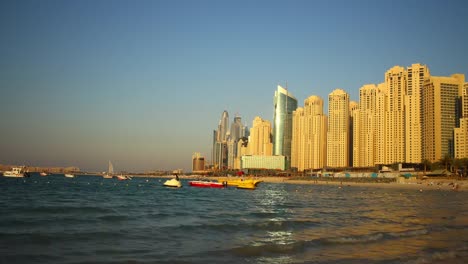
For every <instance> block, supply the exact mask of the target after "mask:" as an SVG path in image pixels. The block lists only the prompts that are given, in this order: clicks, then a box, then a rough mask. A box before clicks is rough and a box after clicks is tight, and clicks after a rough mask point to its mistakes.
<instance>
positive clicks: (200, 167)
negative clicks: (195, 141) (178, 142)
mask: <svg viewBox="0 0 468 264" xmlns="http://www.w3.org/2000/svg"><path fill="white" fill-rule="evenodd" d="M204 170H205V157H203V156H202V155H201V154H200V153H199V152H195V153H193V155H192V172H200V171H204Z"/></svg>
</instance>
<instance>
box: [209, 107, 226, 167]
mask: <svg viewBox="0 0 468 264" xmlns="http://www.w3.org/2000/svg"><path fill="white" fill-rule="evenodd" d="M229 134H230V131H229V114H228V112H227V111H224V112H223V114H222V115H221V119H220V120H219V124H218V130H215V131H213V147H212V154H211V155H212V162H213V168H215V169H225V168H227V167H228V147H227V138H228V136H229Z"/></svg>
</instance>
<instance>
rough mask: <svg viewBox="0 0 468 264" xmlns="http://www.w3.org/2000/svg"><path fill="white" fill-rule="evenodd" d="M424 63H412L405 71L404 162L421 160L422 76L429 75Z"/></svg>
mask: <svg viewBox="0 0 468 264" xmlns="http://www.w3.org/2000/svg"><path fill="white" fill-rule="evenodd" d="M429 76H430V75H429V68H428V67H427V66H426V65H421V64H413V65H411V66H410V67H408V68H407V70H406V72H405V77H406V89H405V91H406V92H405V162H409V163H420V162H421V161H422V155H421V153H422V115H421V111H422V100H421V93H422V88H423V85H424V78H427V77H429Z"/></svg>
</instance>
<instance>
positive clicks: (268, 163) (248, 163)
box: [241, 155, 286, 170]
mask: <svg viewBox="0 0 468 264" xmlns="http://www.w3.org/2000/svg"><path fill="white" fill-rule="evenodd" d="M241 169H265V170H285V169H286V159H285V157H284V156H256V155H245V156H242V157H241Z"/></svg>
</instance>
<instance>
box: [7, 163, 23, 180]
mask: <svg viewBox="0 0 468 264" xmlns="http://www.w3.org/2000/svg"><path fill="white" fill-rule="evenodd" d="M24 170H25V167H24V166H21V167H13V168H12V169H11V171H5V172H3V176H5V177H10V178H23V177H25V176H28V174H27V172H25V171H24Z"/></svg>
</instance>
